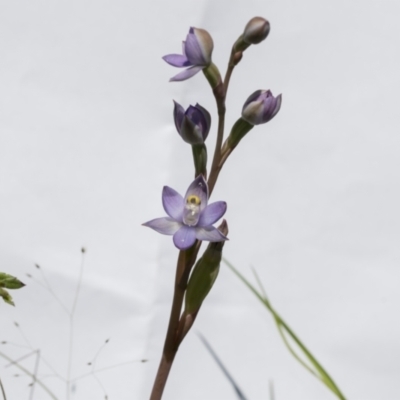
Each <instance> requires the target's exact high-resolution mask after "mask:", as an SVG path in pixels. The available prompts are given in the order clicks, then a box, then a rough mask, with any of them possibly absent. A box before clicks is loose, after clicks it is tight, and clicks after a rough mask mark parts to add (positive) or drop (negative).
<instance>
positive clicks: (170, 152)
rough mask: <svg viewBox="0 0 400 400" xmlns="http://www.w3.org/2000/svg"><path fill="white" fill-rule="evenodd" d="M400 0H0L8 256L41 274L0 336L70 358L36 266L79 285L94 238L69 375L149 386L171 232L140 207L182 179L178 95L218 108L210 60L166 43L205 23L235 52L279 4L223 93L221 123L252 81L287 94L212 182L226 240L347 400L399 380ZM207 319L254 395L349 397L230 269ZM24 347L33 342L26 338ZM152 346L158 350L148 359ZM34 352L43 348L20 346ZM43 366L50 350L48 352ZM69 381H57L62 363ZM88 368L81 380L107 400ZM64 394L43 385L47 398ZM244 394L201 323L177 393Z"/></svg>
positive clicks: (88, 392) (134, 394)
mask: <svg viewBox="0 0 400 400" xmlns="http://www.w3.org/2000/svg"><path fill="white" fill-rule="evenodd" d="M399 12H400V3H399V2H397V1H394V0H393V1H389V0H386V1H385V0H379V1H378V0H364V1H356V0H352V1H348V0H347V1H346V0H338V1H335V2H333V1H321V0H307V1H301V2H300V1H294V0H280V1H277V0H275V1H273V0H271V1H264V0H252V1H246V2H245V1H227V0H225V1H222V0H214V1H197V2H194V1H187V0H173V1H169V2H166V1H160V0H158V1H150V2H147V3H143V2H139V1H126V0H114V1H104V0H98V1H89V0H80V1H50V0H42V1H39V0H30V1H26V0H25V1H6V0H3V1H1V3H0V54H1V61H0V102H1V103H0V129H1V132H0V167H1V185H0V191H1V207H0V213H1V238H0V248H1V251H0V270H3V271H5V272H9V273H12V274H14V275H17V276H19V277H22V278H23V280H24V281H26V283H28V286H27V287H26V288H24V289H23V290H21V291H18V292H13V295H14V299H15V301H16V303H17V307H16V308H15V309H14V308H11V307H8V306H6V305H3V304H1V305H0V308H1V309H0V313H1V325H0V326H1V331H0V340H7V341H10V342H14V343H17V344H21V345H22V344H23V345H25V344H26V343H25V340H24V339H23V337H22V336H21V335H20V333H19V332H18V330H17V329H16V328H15V327H14V325H13V321H18V322H19V323H20V325H21V327H22V329H23V332H24V334H25V336H26V338H27V339H28V340H29V342H30V343H31V346H32V347H33V348H35V349H37V348H40V349H41V350H42V355H43V357H44V359H45V360H46V361H48V362H49V363H50V364H51V365H52V366H53V367H54V368H55V369H56V370H57V371H58V372H59V373H60V374H62V375H63V376H65V374H66V369H67V367H66V366H67V358H68V351H67V348H68V317H67V316H66V315H65V314H64V313H63V311H62V310H61V309H60V307H59V306H58V305H57V303H56V302H55V300H54V299H53V298H52V297H51V296H50V295H49V293H48V292H47V291H45V290H44V289H42V288H41V287H40V286H38V285H37V284H35V282H33V281H31V280H29V279H28V278H26V277H25V273H27V272H29V273H31V274H34V275H35V276H37V277H39V276H40V275H39V271H37V270H35V268H34V263H38V264H40V265H41V266H42V268H43V270H44V271H45V272H46V274H47V277H48V279H49V281H50V282H51V285H52V287H53V290H54V291H56V292H57V294H58V295H59V297H60V298H62V299H63V301H65V302H66V303H68V304H70V303H71V302H72V298H73V293H74V290H75V285H76V281H77V277H78V273H79V265H80V248H81V246H85V247H86V248H87V255H86V259H85V269H84V280H83V284H82V290H81V297H80V301H79V303H78V306H77V311H76V321H75V327H76V334H75V341H74V343H75V345H74V353H73V369H72V376H79V375H81V374H83V373H85V372H87V371H89V370H90V368H89V367H88V366H87V365H86V363H87V362H88V361H90V360H91V359H93V357H94V355H95V354H96V352H97V351H98V349H99V348H100V347H101V346H102V344H103V343H104V340H105V339H107V338H111V341H110V343H109V344H108V345H107V346H106V347H105V348H104V349H103V350H102V352H101V353H100V356H99V358H98V360H97V365H98V367H99V368H102V367H107V366H110V365H114V364H118V363H124V362H127V361H133V363H131V364H128V365H124V366H120V367H118V368H114V369H111V370H107V371H104V372H101V373H99V374H98V378H99V379H100V380H101V383H102V384H103V385H104V387H105V388H106V391H107V394H108V396H109V399H110V400H112V399H118V400H136V399H137V400H142V399H146V398H147V397H148V394H149V391H150V387H151V384H152V380H153V377H154V374H155V371H156V368H157V365H158V361H159V356H160V352H161V348H162V343H163V339H164V334H165V330H166V324H167V318H168V313H169V307H170V302H171V294H172V293H171V291H172V282H173V275H174V266H175V260H176V256H177V251H176V249H175V248H174V247H173V245H172V241H171V238H169V237H166V236H161V235H158V234H156V233H155V232H153V231H151V230H150V229H145V228H143V227H141V226H140V224H141V223H142V222H144V221H147V220H149V219H152V218H155V217H158V216H162V215H163V214H164V212H163V210H162V205H161V190H162V186H163V185H165V184H167V185H169V186H172V187H173V188H175V189H176V190H178V191H180V192H184V191H185V190H186V188H187V186H188V184H189V183H190V182H191V180H192V175H193V171H192V162H191V152H190V148H189V147H188V146H187V145H186V144H185V143H183V142H182V141H180V138H179V137H178V135H177V133H176V132H175V128H174V125H173V120H172V99H175V100H177V101H179V102H180V103H181V104H183V105H184V106H185V107H186V106H187V105H189V104H194V103H196V102H199V103H200V104H202V105H203V106H204V107H206V108H208V109H209V110H210V111H211V112H212V115H213V117H214V128H213V129H212V132H211V134H210V137H209V139H208V144H209V148H210V151H211V148H212V145H213V143H214V141H215V126H216V125H215V121H216V115H215V111H214V100H213V98H212V96H211V93H210V91H209V89H208V87H207V86H206V84H205V80H204V78H203V77H202V76H201V74H199V75H197V76H195V77H194V78H192V79H191V80H189V81H187V82H184V83H173V84H172V83H168V79H169V78H170V77H171V76H173V75H174V74H176V73H177V72H178V70H177V69H175V68H172V67H171V66H168V65H167V64H165V63H164V62H163V61H162V60H161V56H162V55H164V54H168V53H173V52H179V50H180V43H181V40H183V39H184V38H185V36H186V34H187V31H188V28H189V26H196V27H202V28H205V29H207V30H208V31H209V32H210V33H211V34H212V36H213V38H214V43H215V50H214V57H213V58H214V61H215V62H216V64H217V65H219V66H220V69H221V70H222V71H224V70H225V65H226V61H227V57H228V55H229V51H230V46H231V44H232V43H233V41H234V40H235V39H236V37H237V36H238V35H239V34H240V33H241V31H242V29H243V27H244V25H245V23H246V22H247V21H248V20H249V19H250V18H251V17H252V16H254V15H261V16H264V17H266V18H268V19H269V20H270V22H271V26H272V29H271V34H270V36H269V38H268V39H267V41H266V42H264V43H262V44H261V45H259V46H256V47H252V48H250V49H249V50H248V51H247V52H246V54H245V57H244V58H243V61H242V63H241V65H240V67H239V68H238V69H237V71H235V73H234V76H233V78H232V81H231V88H230V91H229V99H228V102H227V105H228V114H227V126H228V127H229V126H230V125H231V124H232V123H233V122H234V121H235V120H236V118H237V117H238V116H239V114H240V110H241V105H242V104H243V102H244V100H245V99H246V98H247V96H248V95H249V94H251V93H252V92H253V91H254V90H256V89H271V90H272V91H273V93H274V94H279V93H283V106H282V109H281V111H280V113H279V115H278V116H277V117H276V118H275V119H274V120H273V121H272V122H270V123H269V124H267V125H263V126H261V127H258V128H257V129H254V130H253V131H252V132H251V133H250V134H249V136H248V137H247V138H245V140H244V141H243V143H242V144H241V145H240V147H239V148H238V149H237V150H236V151H235V152H234V153H233V155H232V158H231V159H230V160H229V161H228V163H227V164H226V168H225V170H224V171H223V173H222V174H221V177H220V181H219V183H218V187H217V189H216V190H215V193H214V194H213V198H214V199H215V200H226V201H227V202H228V212H227V214H226V218H227V219H228V222H229V226H230V235H229V237H230V242H229V243H227V245H226V246H225V249H226V251H225V255H226V257H227V258H228V259H230V260H231V261H232V262H233V263H234V264H235V265H236V266H237V267H238V268H239V269H240V270H241V271H242V272H243V273H244V274H246V275H247V276H249V277H250V275H251V272H250V268H249V267H250V266H254V267H255V268H256V269H257V271H258V272H259V274H260V276H261V279H262V281H263V282H264V283H265V286H266V288H267V292H268V294H269V296H270V298H271V301H272V302H273V304H274V305H275V306H276V308H277V309H278V310H279V311H280V312H281V314H282V315H283V316H284V317H285V319H286V320H287V321H288V322H289V324H290V325H291V326H292V327H293V328H294V330H295V331H296V332H297V333H298V334H299V336H300V337H301V338H302V339H303V340H304V342H305V343H306V344H307V345H308V346H309V347H310V349H311V350H312V351H313V353H314V354H315V355H316V356H317V358H318V359H319V360H320V361H321V362H322V364H323V365H324V366H325V367H326V368H327V370H328V371H329V372H330V373H331V374H332V376H333V377H334V379H335V380H336V382H337V383H338V385H339V387H340V388H341V389H342V390H343V392H344V393H345V394H346V396H347V397H348V398H349V399H353V400H382V399H384V400H398V399H400V386H399V379H400V361H399V360H400V341H399V337H400V321H399V306H400V291H399V283H400V269H399V261H400V254H399V245H398V243H399V239H400V234H399V226H400V213H399V204H400V189H399V178H400V158H399V150H400V135H399V132H400V130H399V125H400V124H399V122H400V121H399V115H400V114H399V111H398V110H399V100H398V98H399V88H400V85H399V83H400V76H399V73H398V71H399V70H400V55H399V34H400V29H399V25H398V19H399ZM195 330H197V331H200V332H202V333H203V334H204V335H205V336H206V337H207V338H208V339H209V341H210V342H211V344H212V345H213V346H214V348H215V349H216V351H217V352H218V354H219V355H220V357H221V358H222V359H223V361H224V362H225V363H226V365H227V366H228V367H229V369H230V370H231V372H232V374H233V375H234V376H235V378H236V379H237V380H238V382H239V384H240V385H241V387H242V388H243V390H244V392H245V393H246V395H247V396H248V398H249V399H251V400H264V399H268V381H269V380H272V381H273V382H274V386H275V392H276V400H283V399H285V400H289V399H296V400H322V399H333V398H334V396H333V395H331V394H330V393H329V392H328V391H327V389H325V388H324V387H323V386H322V385H321V384H320V383H319V382H318V381H316V380H315V379H314V378H313V377H312V376H311V375H310V374H308V373H307V372H306V371H305V370H303V369H302V368H301V367H300V366H299V365H298V364H297V363H296V362H295V361H294V360H293V359H292V358H291V356H290V355H289V354H288V352H287V351H286V349H285V348H284V347H283V344H282V342H281V340H280V338H279V335H278V333H277V331H276V329H275V327H274V325H273V322H272V319H271V318H270V316H269V315H268V314H267V312H266V311H265V310H264V309H263V308H262V307H261V306H260V305H259V304H258V303H257V301H256V300H255V298H254V297H253V296H252V295H251V294H250V293H249V292H248V290H247V289H245V288H244V286H243V285H242V284H241V283H240V282H239V281H238V280H237V278H236V277H235V276H233V275H232V273H231V272H229V271H228V270H227V268H226V267H222V270H221V273H220V277H219V279H218V281H217V283H216V285H215V287H214V289H213V291H212V293H211V294H210V296H209V298H208V299H207V301H206V303H205V304H204V306H203V308H202V310H201V313H200V315H199V317H198V320H197V322H196V325H195ZM0 350H1V351H3V352H5V353H7V354H9V355H11V356H12V357H14V358H18V357H21V356H23V355H25V354H27V353H29V351H30V350H29V349H27V348H20V347H17V346H14V345H11V344H8V345H3V346H2V347H1V348H0ZM141 359H147V360H148V362H147V363H141V362H140V360H141ZM6 364H7V362H6V361H4V360H1V369H0V377H1V379H2V381H3V383H4V385H5V387H6V391H7V394H8V396H9V400H24V399H28V398H29V389H28V387H27V385H28V383H29V382H30V380H29V379H27V378H24V377H19V378H16V377H14V376H13V375H14V374H15V373H16V372H17V370H16V369H13V368H3V366H5V365H6ZM23 365H25V366H26V367H27V368H30V369H32V368H33V366H34V359H33V358H29V359H27V360H25V361H23ZM40 371H41V373H43V374H47V373H49V369H48V368H46V366H45V365H44V362H43V360H42V361H41V364H40ZM45 382H47V383H48V384H49V386H50V387H51V388H52V389H53V390H54V391H56V392H57V394H58V396H59V398H60V399H65V389H64V385H63V383H62V382H59V381H58V380H57V379H52V378H47V379H46V380H45ZM103 397H104V394H103V392H102V390H101V388H100V387H99V385H98V384H97V383H96V381H95V379H94V378H93V377H89V378H87V379H82V380H81V381H79V382H78V384H77V387H76V392H75V395H74V396H72V399H76V400H88V399H90V400H92V399H93V400H94V399H101V398H103ZM47 398H48V397H46V395H45V394H44V392H43V391H41V390H40V389H39V388H37V389H36V396H35V399H36V400H46V399H47ZM234 398H235V395H234V393H233V391H232V390H231V388H230V387H229V384H228V383H227V381H226V380H225V379H224V378H223V376H222V374H221V372H220V371H219V370H218V368H217V366H216V365H215V363H214V362H213V361H212V359H211V358H210V356H209V354H208V353H207V352H206V351H205V349H204V347H203V346H202V344H201V343H200V341H199V339H198V338H197V336H196V335H195V334H194V332H192V333H191V334H190V335H189V336H188V337H187V340H185V342H184V343H183V345H182V347H181V350H180V352H179V355H178V358H177V360H176V364H175V365H174V368H173V371H172V373H171V377H170V380H169V382H168V386H167V389H166V392H165V400H186V399H188V400H200V399H201V400H204V399H209V400H225V399H226V400H228V399H234Z"/></svg>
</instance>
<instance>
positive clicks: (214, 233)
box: [178, 226, 228, 242]
mask: <svg viewBox="0 0 400 400" xmlns="http://www.w3.org/2000/svg"><path fill="white" fill-rule="evenodd" d="M194 229H195V232H196V239H198V240H207V241H208V242H222V241H223V240H228V238H227V237H226V236H224V235H223V234H222V233H221V232H220V231H219V230H218V229H217V228H214V227H213V226H208V227H207V228H201V227H196V228H194ZM178 232H179V231H178Z"/></svg>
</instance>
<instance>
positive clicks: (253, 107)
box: [242, 90, 282, 125]
mask: <svg viewBox="0 0 400 400" xmlns="http://www.w3.org/2000/svg"><path fill="white" fill-rule="evenodd" d="M281 103H282V95H281V94H280V95H279V96H277V97H274V96H273V94H272V93H271V91H270V90H257V91H256V92H254V93H253V94H252V95H251V96H250V97H249V98H248V99H247V100H246V102H245V103H244V105H243V109H242V118H243V119H244V120H245V121H247V122H249V123H250V124H252V125H260V124H265V123H266V122H268V121H270V120H271V119H272V118H274V117H275V115H276V114H277V113H278V111H279V110H280V108H281Z"/></svg>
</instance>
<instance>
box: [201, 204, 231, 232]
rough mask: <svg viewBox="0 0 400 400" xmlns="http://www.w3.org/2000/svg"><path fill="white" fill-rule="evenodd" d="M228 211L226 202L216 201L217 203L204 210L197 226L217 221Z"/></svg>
mask: <svg viewBox="0 0 400 400" xmlns="http://www.w3.org/2000/svg"><path fill="white" fill-rule="evenodd" d="M225 212H226V202H225V201H216V202H215V203H212V204H209V205H208V206H207V207H206V208H205V209H204V210H203V212H202V213H201V214H200V218H199V222H198V223H197V226H200V227H207V226H210V225H212V224H213V223H214V222H217V221H218V220H219V219H220V218H221V217H222V216H223V215H224V214H225Z"/></svg>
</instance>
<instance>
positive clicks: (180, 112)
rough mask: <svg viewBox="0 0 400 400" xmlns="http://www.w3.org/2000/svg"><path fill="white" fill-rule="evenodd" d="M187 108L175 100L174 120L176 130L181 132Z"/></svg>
mask: <svg viewBox="0 0 400 400" xmlns="http://www.w3.org/2000/svg"><path fill="white" fill-rule="evenodd" d="M184 115H185V109H184V108H183V107H182V106H181V105H180V104H179V103H177V102H176V101H175V100H174V121H175V126H176V130H177V131H178V132H179V133H180V132H181V126H182V121H183V117H184Z"/></svg>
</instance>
